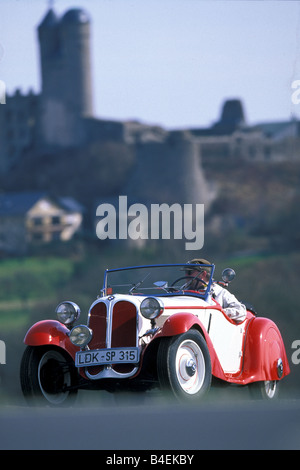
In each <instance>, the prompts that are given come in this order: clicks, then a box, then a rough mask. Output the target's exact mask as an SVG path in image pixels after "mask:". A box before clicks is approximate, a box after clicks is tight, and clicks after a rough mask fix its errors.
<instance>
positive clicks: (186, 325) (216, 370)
mask: <svg viewBox="0 0 300 470" xmlns="http://www.w3.org/2000/svg"><path fill="white" fill-rule="evenodd" d="M193 327H194V328H197V329H198V330H201V332H202V334H203V336H204V338H205V341H206V344H207V347H208V350H209V354H210V359H211V368H212V375H214V376H215V377H218V378H219V379H222V380H226V377H225V374H224V371H223V369H222V367H221V364H220V361H219V359H218V356H217V354H216V351H215V349H214V347H213V344H212V342H211V339H210V337H209V336H208V334H207V331H206V329H205V327H204V326H203V324H202V322H201V321H200V320H199V319H198V318H197V317H195V315H193V314H192V313H186V312H183V313H174V315H171V316H170V317H169V318H167V320H166V321H165V323H164V325H163V327H162V329H161V331H160V332H159V333H158V334H157V335H155V338H157V337H159V336H161V337H162V336H175V335H179V334H182V333H186V332H187V331H188V330H190V329H191V328H193Z"/></svg>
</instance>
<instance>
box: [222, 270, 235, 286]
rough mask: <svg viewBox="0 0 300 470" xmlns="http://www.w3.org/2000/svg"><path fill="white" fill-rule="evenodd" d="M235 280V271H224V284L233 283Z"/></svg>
mask: <svg viewBox="0 0 300 470" xmlns="http://www.w3.org/2000/svg"><path fill="white" fill-rule="evenodd" d="M234 278H235V271H234V270H233V269H231V268H226V269H224V271H223V272H222V279H223V281H224V282H226V283H227V284H229V282H231V281H233V279H234Z"/></svg>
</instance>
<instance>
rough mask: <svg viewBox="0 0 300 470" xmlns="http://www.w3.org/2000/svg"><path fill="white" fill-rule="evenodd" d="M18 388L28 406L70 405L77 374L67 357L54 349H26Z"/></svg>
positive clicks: (74, 392) (74, 394)
mask: <svg viewBox="0 0 300 470" xmlns="http://www.w3.org/2000/svg"><path fill="white" fill-rule="evenodd" d="M20 381H21V388H22V391H23V394H24V396H25V398H26V400H27V401H28V402H29V403H30V404H48V405H50V406H62V405H67V404H70V403H72V402H73V400H74V398H75V396H76V393H77V389H76V388H74V389H71V388H70V387H73V386H76V383H77V371H76V369H75V367H74V364H73V361H72V359H71V358H70V357H68V355H67V354H66V353H65V352H64V351H62V350H59V349H57V348H53V347H42V346H37V347H34V346H27V348H26V349H25V351H24V354H23V358H22V362H21V367H20Z"/></svg>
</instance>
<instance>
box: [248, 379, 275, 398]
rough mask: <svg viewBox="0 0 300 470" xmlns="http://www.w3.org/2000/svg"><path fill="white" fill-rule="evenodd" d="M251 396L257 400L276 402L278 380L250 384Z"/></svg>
mask: <svg viewBox="0 0 300 470" xmlns="http://www.w3.org/2000/svg"><path fill="white" fill-rule="evenodd" d="M250 392H251V396H252V398H254V399H257V400H259V399H260V400H274V399H275V398H278V392H279V382H278V380H264V381H262V382H254V383H253V384H250Z"/></svg>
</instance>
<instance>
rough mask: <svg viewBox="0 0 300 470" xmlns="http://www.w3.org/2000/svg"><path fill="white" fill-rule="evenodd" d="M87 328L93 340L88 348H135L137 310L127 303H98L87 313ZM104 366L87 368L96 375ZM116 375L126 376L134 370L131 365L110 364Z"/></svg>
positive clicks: (107, 301) (121, 301) (122, 301)
mask: <svg viewBox="0 0 300 470" xmlns="http://www.w3.org/2000/svg"><path fill="white" fill-rule="evenodd" d="M88 325H89V327H90V328H91V329H92V331H93V338H92V340H91V342H90V343H89V348H90V349H91V350H93V349H101V348H118V347H131V346H133V347H136V346H137V309H136V306H135V305H134V304H133V303H131V302H128V301H124V300H120V301H117V302H115V303H114V302H113V300H112V301H109V300H106V301H99V302H97V303H96V304H95V305H94V306H93V307H92V309H91V311H90V313H89V322H88ZM103 369H104V366H92V367H89V373H90V374H91V375H97V374H99V372H100V371H101V370H103ZM112 369H113V370H115V371H116V372H118V373H121V374H122V373H124V374H128V372H130V371H132V370H133V369H134V365H132V364H112Z"/></svg>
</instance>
